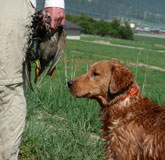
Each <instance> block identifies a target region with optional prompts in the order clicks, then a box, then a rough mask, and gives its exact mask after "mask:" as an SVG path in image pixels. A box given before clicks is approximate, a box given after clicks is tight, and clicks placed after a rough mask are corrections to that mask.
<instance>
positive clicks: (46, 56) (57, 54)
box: [25, 11, 66, 91]
mask: <svg viewBox="0 0 165 160" xmlns="http://www.w3.org/2000/svg"><path fill="white" fill-rule="evenodd" d="M30 29H31V31H32V32H31V34H30V38H29V42H28V49H27V53H26V60H25V72H26V77H27V81H28V84H29V87H30V88H31V90H32V91H33V87H32V83H31V74H30V72H31V63H32V62H34V63H35V64H36V67H35V79H34V83H36V82H37V80H38V77H39V76H40V75H41V73H42V72H43V71H44V70H45V69H46V68H47V67H48V66H50V67H49V69H48V72H47V75H49V76H50V77H51V79H53V77H54V75H55V68H56V65H57V63H58V62H59V60H60V58H61V56H62V55H63V53H64V51H65V48H66V35H65V31H64V29H63V27H62V26H60V27H58V28H57V30H54V29H52V28H51V17H50V15H49V13H48V12H45V11H39V12H37V13H35V14H34V15H33V17H32V25H31V27H30ZM51 61H52V63H51V65H49V64H50V62H51Z"/></svg>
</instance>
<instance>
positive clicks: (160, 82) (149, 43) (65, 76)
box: [19, 36, 165, 160]
mask: <svg viewBox="0 0 165 160" xmlns="http://www.w3.org/2000/svg"><path fill="white" fill-rule="evenodd" d="M96 40H97V41H105V42H110V43H111V44H117V45H122V46H111V45H104V44H95V43H90V42H92V41H96ZM88 41H90V42H88ZM164 44H165V39H158V38H146V37H135V40H134V41H126V40H119V39H112V38H101V37H93V36H83V37H82V38H81V40H80V41H74V40H68V41H67V50H66V52H65V55H64V56H63V57H62V59H61V61H60V63H59V64H58V66H57V70H56V75H55V78H54V79H53V80H50V78H49V77H44V75H43V76H42V77H41V78H40V79H39V81H38V83H37V85H36V86H35V87H34V88H35V92H34V93H32V92H31V91H30V90H29V89H27V104H28V109H27V111H28V113H27V120H26V128H25V131H24V134H23V138H22V144H21V148H20V155H19V157H20V159H22V158H26V159H32V160H104V159H105V157H104V142H103V141H102V139H101V138H100V135H101V132H100V130H99V128H100V127H101V126H102V124H101V122H100V121H99V116H98V115H99V109H100V108H99V105H98V104H97V103H96V102H95V101H92V100H87V99H76V98H75V97H73V96H72V95H70V93H69V91H68V89H67V86H66V81H67V80H69V79H72V78H74V77H76V76H79V75H81V74H83V73H85V72H86V71H87V69H88V68H89V66H90V64H92V63H94V62H96V61H99V60H105V59H119V60H121V61H123V62H124V63H125V64H126V65H128V67H129V68H130V69H131V70H132V72H133V73H134V75H136V79H137V82H138V83H139V85H140V86H141V91H142V92H143V93H144V94H145V95H147V96H150V97H151V98H152V99H153V100H154V101H155V102H156V103H158V104H160V105H161V104H165V96H164V95H165V72H162V71H159V70H152V69H148V68H146V67H138V66H131V65H129V63H134V64H137V63H143V64H146V65H153V66H157V67H161V68H165V62H164V61H165V53H163V52H162V51H165V45H164ZM123 45H125V46H132V47H134V48H129V47H127V48H124V47H123ZM137 47H138V48H137ZM160 51H161V52H160Z"/></svg>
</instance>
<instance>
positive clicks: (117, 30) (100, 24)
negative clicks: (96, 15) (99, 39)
mask: <svg viewBox="0 0 165 160" xmlns="http://www.w3.org/2000/svg"><path fill="white" fill-rule="evenodd" d="M66 19H67V20H69V21H71V22H73V23H75V24H77V25H79V26H81V27H82V28H83V33H86V34H93V35H100V36H111V37H114V38H121V39H130V40H132V39H133V35H134V33H133V30H132V29H131V28H130V25H129V24H128V22H125V25H121V23H120V20H118V19H114V20H113V21H112V22H107V21H104V20H98V21H97V20H95V19H93V18H92V17H88V16H86V15H85V14H83V13H81V14H80V15H70V14H67V15H66Z"/></svg>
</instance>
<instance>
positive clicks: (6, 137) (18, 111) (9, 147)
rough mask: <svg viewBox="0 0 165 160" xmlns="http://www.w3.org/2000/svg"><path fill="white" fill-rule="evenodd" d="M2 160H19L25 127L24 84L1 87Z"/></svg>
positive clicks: (0, 142)
mask: <svg viewBox="0 0 165 160" xmlns="http://www.w3.org/2000/svg"><path fill="white" fill-rule="evenodd" d="M0 95H1V97H0V160H17V156H18V152H19V145H20V140H21V135H22V132H23V129H24V126H25V116H26V100H25V95H24V89H23V84H22V83H20V84H12V85H7V86H0Z"/></svg>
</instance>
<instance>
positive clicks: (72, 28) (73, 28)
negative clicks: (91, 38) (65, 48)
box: [64, 20, 82, 40]
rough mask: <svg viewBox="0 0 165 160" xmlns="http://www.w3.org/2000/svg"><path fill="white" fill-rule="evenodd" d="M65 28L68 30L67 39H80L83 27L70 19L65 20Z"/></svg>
mask: <svg viewBox="0 0 165 160" xmlns="http://www.w3.org/2000/svg"><path fill="white" fill-rule="evenodd" d="M64 28H65V30H66V35H67V39H74V40H79V39H80V34H81V30H82V28H81V27H80V26H77V25H76V24H73V23H71V22H69V21H67V20H66V21H65V25H64Z"/></svg>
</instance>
